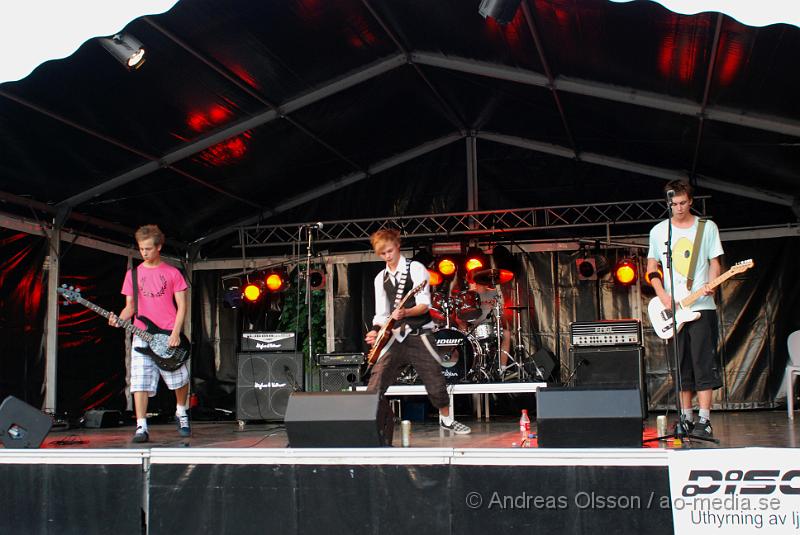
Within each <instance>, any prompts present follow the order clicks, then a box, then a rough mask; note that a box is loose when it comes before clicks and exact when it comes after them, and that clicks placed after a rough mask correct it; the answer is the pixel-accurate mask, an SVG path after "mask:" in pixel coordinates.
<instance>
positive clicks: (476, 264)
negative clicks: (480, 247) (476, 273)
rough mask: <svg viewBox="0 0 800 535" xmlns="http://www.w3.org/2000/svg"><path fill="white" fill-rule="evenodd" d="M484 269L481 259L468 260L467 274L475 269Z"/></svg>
mask: <svg viewBox="0 0 800 535" xmlns="http://www.w3.org/2000/svg"><path fill="white" fill-rule="evenodd" d="M482 267H483V260H481V259H480V258H475V257H472V258H468V259H467V273H469V272H470V271H472V270H473V269H478V268H482Z"/></svg>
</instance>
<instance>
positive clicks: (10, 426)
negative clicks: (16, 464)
mask: <svg viewBox="0 0 800 535" xmlns="http://www.w3.org/2000/svg"><path fill="white" fill-rule="evenodd" d="M51 427H53V420H52V419H51V418H50V417H49V416H47V415H46V414H44V413H43V412H42V411H40V410H39V409H36V408H34V407H32V406H30V405H28V404H27V403H25V402H24V401H22V400H21V399H19V398H15V397H14V396H8V397H7V398H6V399H5V401H3V404H2V405H0V442H2V443H3V446H5V447H6V448H8V449H10V448H38V447H39V446H41V445H42V441H43V440H44V437H46V436H47V433H49V432H50V428H51Z"/></svg>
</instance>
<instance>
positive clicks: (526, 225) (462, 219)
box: [237, 196, 709, 249]
mask: <svg viewBox="0 0 800 535" xmlns="http://www.w3.org/2000/svg"><path fill="white" fill-rule="evenodd" d="M708 198H709V197H708V196H697V197H695V198H694V204H693V206H692V208H693V211H695V213H696V215H699V216H701V217H702V216H705V215H706V200H707V199H708ZM667 217H668V214H667V206H666V203H665V202H664V200H663V199H651V200H642V201H628V202H614V203H596V204H576V205H564V206H549V207H543V208H517V209H513V210H489V211H476V212H451V213H445V214H427V215H416V216H402V217H392V218H385V219H352V220H349V221H333V222H327V221H326V222H324V225H323V228H321V229H319V230H318V231H317V236H316V238H315V240H314V243H316V244H317V245H322V244H332V243H348V242H369V236H370V235H371V234H372V233H373V232H375V231H376V230H379V229H381V228H387V227H394V228H400V229H401V231H402V234H403V239H404V240H408V239H412V238H413V239H430V238H441V237H444V236H447V237H448V238H453V237H457V236H463V237H465V238H467V237H469V236H486V235H492V234H499V233H502V234H509V233H515V232H532V231H546V230H554V229H565V228H576V229H577V228H591V227H605V228H606V234H609V233H610V232H611V227H612V226H613V227H614V228H621V226H623V225H633V224H638V225H641V224H654V223H657V222H659V221H662V220H664V219H666V218H667ZM301 227H302V225H300V224H281V225H257V226H246V227H239V244H238V245H237V248H241V247H245V248H248V249H255V248H260V247H271V246H280V245H291V244H294V243H297V236H298V232H299V231H300V229H301Z"/></svg>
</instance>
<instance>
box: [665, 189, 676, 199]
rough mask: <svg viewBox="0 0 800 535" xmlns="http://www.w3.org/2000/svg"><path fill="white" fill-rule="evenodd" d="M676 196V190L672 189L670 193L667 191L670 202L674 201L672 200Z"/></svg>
mask: <svg viewBox="0 0 800 535" xmlns="http://www.w3.org/2000/svg"><path fill="white" fill-rule="evenodd" d="M674 196H675V190H674V189H671V190H668V191H667V199H670V200H672V198H673V197H674Z"/></svg>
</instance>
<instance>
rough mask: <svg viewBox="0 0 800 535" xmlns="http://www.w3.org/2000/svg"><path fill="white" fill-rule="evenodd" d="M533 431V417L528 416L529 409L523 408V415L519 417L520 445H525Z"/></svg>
mask: <svg viewBox="0 0 800 535" xmlns="http://www.w3.org/2000/svg"><path fill="white" fill-rule="evenodd" d="M530 432H531V419H530V418H529V417H528V409H522V416H520V417H519V439H520V445H521V446H523V447H524V446H525V444H526V443H527V442H528V434H529V433H530Z"/></svg>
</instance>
